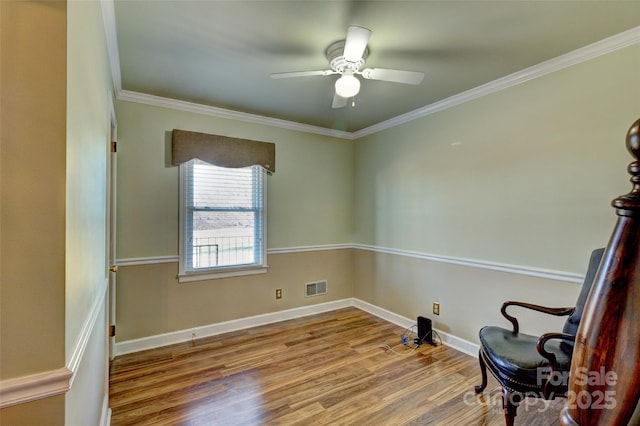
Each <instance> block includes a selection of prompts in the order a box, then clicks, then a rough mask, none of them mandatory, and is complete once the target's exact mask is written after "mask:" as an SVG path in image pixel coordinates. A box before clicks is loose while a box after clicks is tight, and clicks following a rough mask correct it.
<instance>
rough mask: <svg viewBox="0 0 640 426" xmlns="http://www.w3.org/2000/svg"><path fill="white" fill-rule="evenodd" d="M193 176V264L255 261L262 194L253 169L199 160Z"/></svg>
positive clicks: (200, 265)
mask: <svg viewBox="0 0 640 426" xmlns="http://www.w3.org/2000/svg"><path fill="white" fill-rule="evenodd" d="M192 179H193V185H192V191H193V192H192V198H191V199H192V202H193V204H192V208H191V213H192V216H191V226H192V234H191V235H192V244H191V248H192V259H191V260H192V267H193V268H194V269H198V268H211V267H216V266H233V265H246V264H252V263H255V262H256V250H255V246H256V237H255V236H256V230H257V229H256V228H258V229H259V228H261V224H260V223H259V222H260V208H261V198H262V189H261V187H260V185H258V187H257V188H256V185H255V183H256V182H257V181H258V179H257V178H256V171H255V170H253V169H252V168H251V167H249V168H243V169H226V168H221V167H216V166H211V165H209V164H206V163H202V162H199V161H198V162H196V163H195V164H194V166H193V174H192Z"/></svg>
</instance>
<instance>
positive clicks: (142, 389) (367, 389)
mask: <svg viewBox="0 0 640 426" xmlns="http://www.w3.org/2000/svg"><path fill="white" fill-rule="evenodd" d="M404 331H405V330H404V329H402V328H401V327H398V326H396V325H394V324H391V323H389V322H386V321H384V320H382V319H380V318H378V317H375V316H373V315H370V314H368V313H366V312H363V311H361V310H358V309H356V308H346V309H340V310H337V311H333V312H328V313H323V314H318V315H313V316H307V317H304V318H299V319H295V320H289V321H284V322H280V323H276V324H271V325H266V326H260V327H255V328H253V329H248V330H242V331H237V332H233V333H227V334H224V335H218V336H214V337H209V338H203V339H199V340H195V341H193V342H189V343H183V344H178V345H172V346H167V347H164V348H158V349H153V350H149V351H144V352H138V353H135V354H128V355H123V356H119V357H116V358H115V359H114V361H113V363H112V367H111V374H110V404H109V405H110V407H111V409H112V417H111V424H112V425H113V426H118V425H492V426H493V425H496V426H501V425H504V417H503V414H502V402H501V397H500V395H501V392H500V388H499V387H498V384H497V382H495V381H493V379H492V381H490V382H489V386H487V390H486V391H485V393H484V394H483V395H475V394H474V393H473V386H474V385H477V384H479V383H480V373H479V367H478V362H477V359H476V358H475V357H471V356H469V355H465V354H463V353H461V352H458V351H456V350H454V349H451V348H448V347H446V346H437V347H433V346H430V345H422V346H421V347H420V348H418V349H417V350H411V349H409V348H407V347H406V346H403V345H401V344H400V335H401V334H402V333H403V332H404ZM389 348H392V349H393V350H390V349H389ZM563 402H564V401H563V400H556V401H554V402H552V403H551V404H548V403H546V404H545V402H544V401H540V400H527V401H525V403H523V404H522V405H521V406H520V408H519V409H518V416H517V417H516V425H545V426H546V425H558V424H559V422H558V420H557V417H558V413H559V410H560V409H561V408H562V403H563Z"/></svg>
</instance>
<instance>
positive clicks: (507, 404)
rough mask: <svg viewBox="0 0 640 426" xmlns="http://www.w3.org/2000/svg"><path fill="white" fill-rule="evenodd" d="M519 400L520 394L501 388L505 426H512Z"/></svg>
mask: <svg viewBox="0 0 640 426" xmlns="http://www.w3.org/2000/svg"><path fill="white" fill-rule="evenodd" d="M521 399H522V396H521V395H520V394H518V393H514V392H511V391H510V390H507V389H505V388H502V407H503V408H504V420H505V423H506V424H507V426H513V424H514V421H515V418H516V415H517V414H518V405H519V404H520V401H521Z"/></svg>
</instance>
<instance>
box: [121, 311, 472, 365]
mask: <svg viewBox="0 0 640 426" xmlns="http://www.w3.org/2000/svg"><path fill="white" fill-rule="evenodd" d="M349 306H353V307H355V308H358V309H361V310H363V311H365V312H368V313H370V314H371V315H375V316H377V317H379V318H382V319H384V320H386V321H389V322H390V323H392V324H396V325H398V326H400V327H404V328H409V327H411V326H412V325H414V324H415V321H414V320H411V319H409V318H406V317H403V316H402V315H398V314H396V313H394V312H391V311H388V310H386V309H384V308H381V307H379V306H376V305H373V304H371V303H368V302H365V301H363V300H360V299H356V298H349V299H342V300H336V301H334V302H327V303H319V304H317V305H309V306H302V307H299V308H293V309H287V310H284V311H278V312H271V313H268V314H262V315H255V316H252V317H246V318H239V319H236V320H231V321H225V322H221V323H216V324H210V325H205V326H201V327H194V328H190V329H186V330H179V331H174V332H171V333H164V334H158V335H155V336H149V337H143V338H140V339H134V340H126V341H124V342H120V343H116V355H124V354H128V353H132V352H139V351H143V350H147V349H154V348H159V347H161V346H167V345H173V344H176V343H183V342H188V341H190V340H191V339H193V336H194V334H195V336H196V338H202V337H209V336H215V335H218V334H222V333H229V332H231V331H237V330H243V329H246V328H251V327H256V326H260V325H267V324H272V323H275V322H280V321H285V320H289V319H295V318H301V317H305V316H308V315H313V314H319V313H322V312H328V311H333V310H336V309H341V308H346V307H349ZM435 331H436V332H437V333H438V335H439V336H440V337H441V339H442V343H443V344H446V345H447V346H450V347H451V348H453V349H456V350H458V351H460V352H463V353H465V354H468V355H471V356H473V357H475V356H477V353H478V349H479V346H478V345H477V344H475V343H472V342H469V341H467V340H464V339H462V338H460V337H457V336H455V335H453V334H449V333H445V332H443V331H440V330H437V329H435Z"/></svg>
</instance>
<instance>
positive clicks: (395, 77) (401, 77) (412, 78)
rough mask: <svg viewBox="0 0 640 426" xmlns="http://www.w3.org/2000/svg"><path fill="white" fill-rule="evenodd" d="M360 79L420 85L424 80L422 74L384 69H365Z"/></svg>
mask: <svg viewBox="0 0 640 426" xmlns="http://www.w3.org/2000/svg"><path fill="white" fill-rule="evenodd" d="M362 77H364V78H366V79H368V80H381V81H391V82H393V83H404V84H420V83H421V82H422V79H423V78H424V73H423V72H417V71H401V70H389V69H385V68H365V69H364V70H362Z"/></svg>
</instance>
